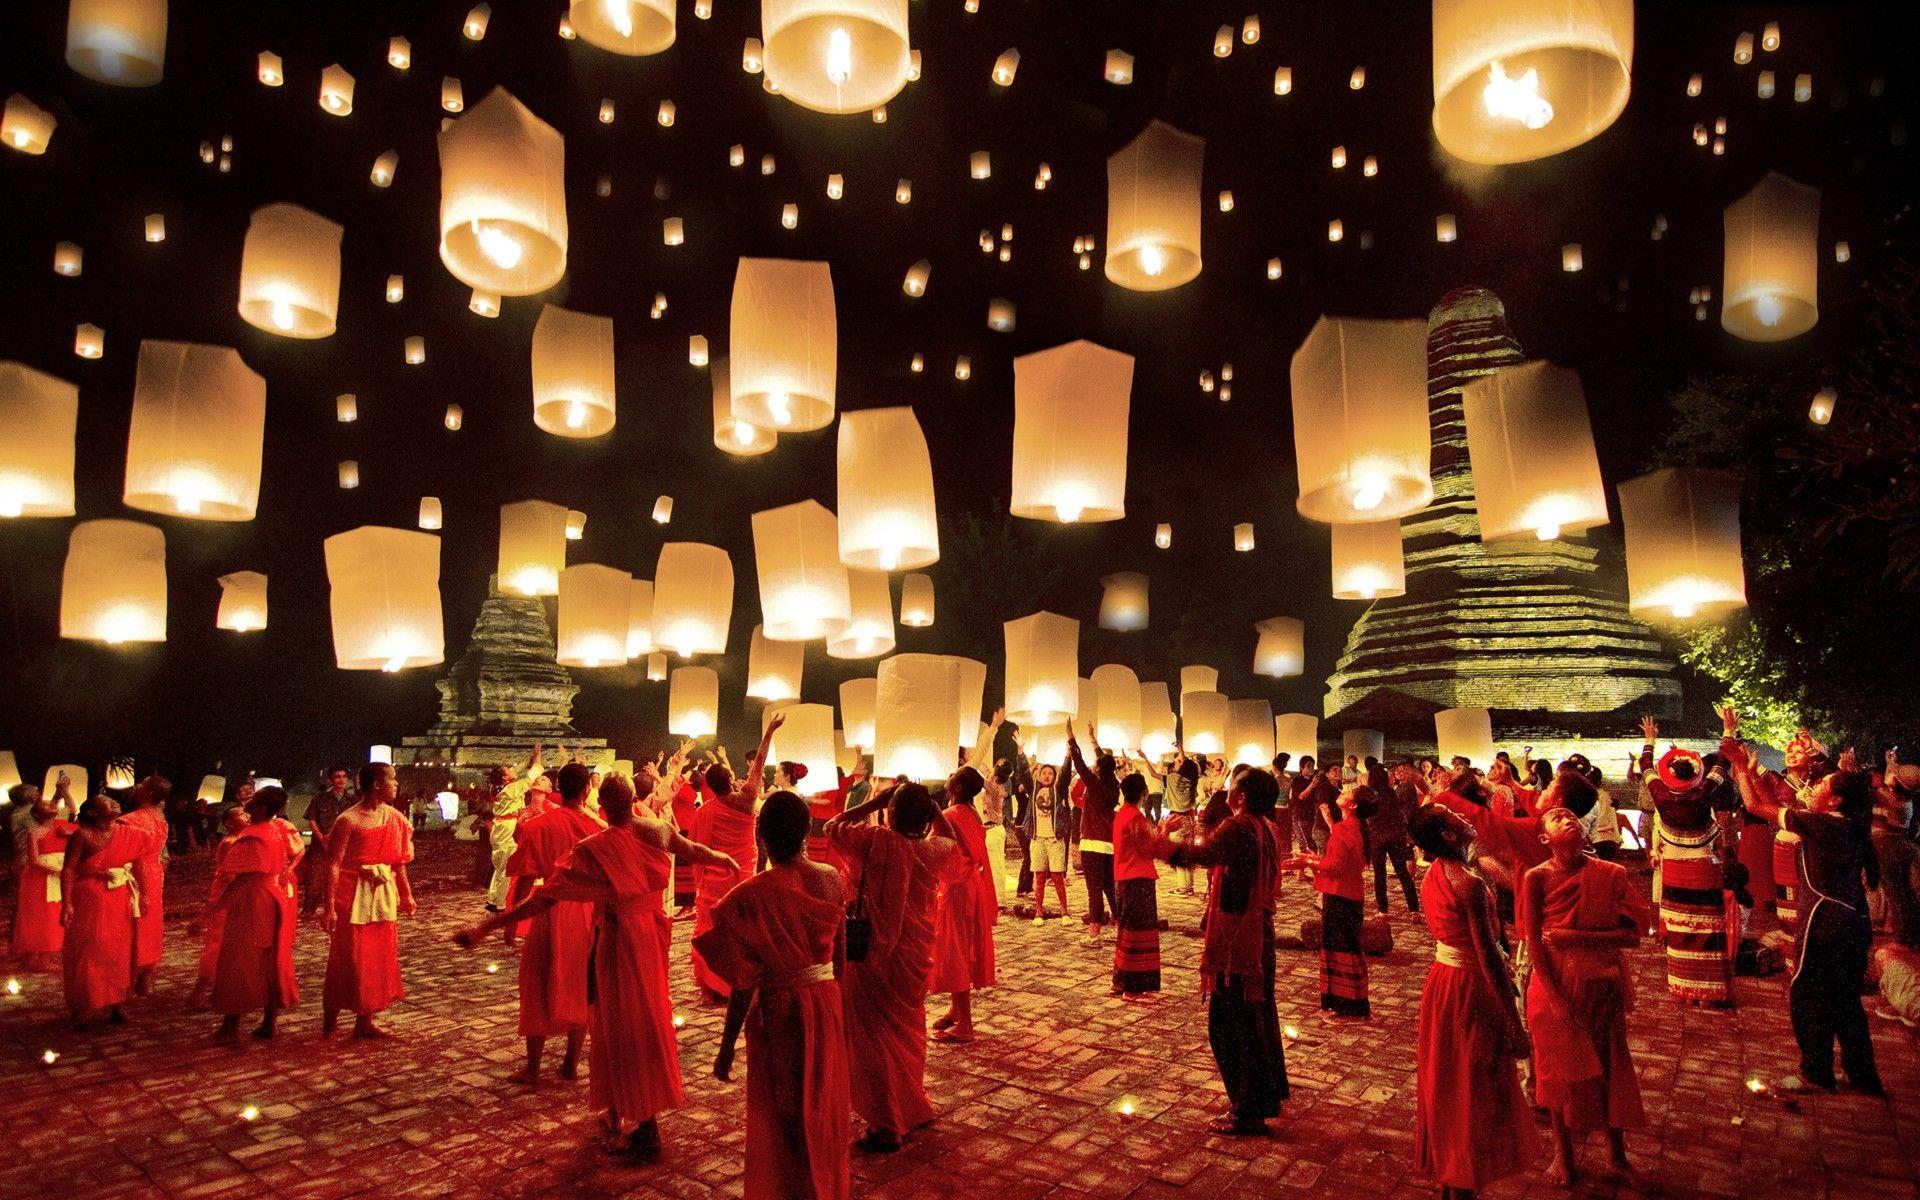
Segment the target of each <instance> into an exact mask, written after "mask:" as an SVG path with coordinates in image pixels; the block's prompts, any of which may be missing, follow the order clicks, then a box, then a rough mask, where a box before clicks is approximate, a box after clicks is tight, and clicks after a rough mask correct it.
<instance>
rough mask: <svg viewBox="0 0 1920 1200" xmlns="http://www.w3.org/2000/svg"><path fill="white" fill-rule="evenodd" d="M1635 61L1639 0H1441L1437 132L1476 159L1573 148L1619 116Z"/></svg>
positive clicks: (1506, 159) (1449, 146)
mask: <svg viewBox="0 0 1920 1200" xmlns="http://www.w3.org/2000/svg"><path fill="white" fill-rule="evenodd" d="M1632 64H1633V4H1632V0H1593V2H1592V3H1580V4H1567V3H1565V2H1564V0H1517V2H1508V3H1490V2H1489V0H1436V3H1435V4H1434V6H1433V132H1434V137H1435V138H1436V139H1437V140H1438V141H1439V142H1440V145H1441V146H1443V147H1444V148H1445V149H1446V150H1447V152H1448V153H1450V154H1452V155H1453V156H1454V157H1456V158H1461V159H1465V160H1466V161H1467V162H1474V163H1517V162H1528V161H1530V160H1533V159H1537V158H1545V157H1547V156H1548V155H1552V154H1558V153H1560V152H1561V151H1563V150H1571V149H1572V148H1573V147H1575V146H1578V145H1580V144H1582V143H1583V142H1587V141H1589V140H1591V139H1592V138H1594V137H1597V136H1598V135H1599V134H1600V133H1602V132H1604V131H1605V130H1606V129H1607V127H1608V126H1610V125H1612V124H1613V122H1614V120H1615V119H1616V118H1617V117H1619V115H1620V113H1621V110H1622V109H1624V108H1625V107H1626V104H1627V94H1628V92H1629V91H1630V90H1631V86H1632V78H1631V71H1632Z"/></svg>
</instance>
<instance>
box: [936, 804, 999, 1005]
mask: <svg viewBox="0 0 1920 1200" xmlns="http://www.w3.org/2000/svg"><path fill="white" fill-rule="evenodd" d="M984 786H985V781H984V780H983V779H982V778H981V775H980V772H979V771H978V770H976V769H975V768H973V767H961V768H960V769H959V770H958V771H955V772H954V773H953V774H952V775H951V776H949V777H948V779H947V807H946V811H945V812H944V813H943V814H942V815H943V817H944V818H945V820H946V822H947V826H948V829H943V830H942V831H941V832H942V834H944V835H946V836H950V837H952V838H953V839H954V840H955V841H956V842H958V843H959V845H960V854H959V856H958V857H957V858H955V859H954V860H953V862H952V863H951V864H950V865H949V867H948V870H947V873H946V874H945V875H944V876H943V877H942V878H941V881H940V891H939V894H938V897H937V899H936V900H935V909H934V920H933V971H932V973H931V974H930V975H929V976H928V977H927V992H928V994H929V995H936V994H938V993H941V992H945V993H947V995H948V997H949V1002H948V1005H947V1011H946V1012H945V1013H944V1014H943V1015H942V1016H941V1017H940V1018H939V1019H938V1020H936V1021H934V1023H933V1040H934V1041H936V1042H971V1041H972V1040H973V992H974V989H975V988H990V987H992V986H993V985H994V980H995V970H994V953H993V926H994V924H995V922H997V921H998V920H999V919H1000V905H999V902H998V901H997V900H996V899H995V898H994V890H993V863H992V860H991V856H990V855H989V854H988V852H987V830H986V826H985V825H983V824H982V823H981V819H980V813H979V812H978V810H976V809H975V808H974V801H975V800H976V798H978V797H979V795H980V789H981V788H982V787H984ZM949 830H950V831H951V832H949Z"/></svg>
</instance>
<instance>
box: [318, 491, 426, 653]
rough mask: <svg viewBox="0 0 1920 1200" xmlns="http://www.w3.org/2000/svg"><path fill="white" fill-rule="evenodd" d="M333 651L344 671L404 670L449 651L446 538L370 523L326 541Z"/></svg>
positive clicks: (335, 535) (337, 534)
mask: <svg viewBox="0 0 1920 1200" xmlns="http://www.w3.org/2000/svg"><path fill="white" fill-rule="evenodd" d="M326 556H327V583H328V584H329V585H330V588H331V594H332V601H331V608H332V612H333V656H334V661H335V662H336V663H338V664H339V666H340V669H341V670H343V671H399V670H402V669H404V668H406V667H426V666H432V665H433V664H435V663H438V662H440V661H441V659H442V658H443V657H444V647H445V643H444V634H443V633H442V630H441V620H440V539H439V538H437V537H435V536H434V535H432V534H430V533H420V532H418V531H416V530H411V529H389V528H385V527H383V526H378V525H362V526H361V527H359V528H358V529H350V530H348V531H347V532H345V533H336V534H334V535H333V536H332V537H330V538H328V539H327V540H326Z"/></svg>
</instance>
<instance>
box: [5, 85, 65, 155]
mask: <svg viewBox="0 0 1920 1200" xmlns="http://www.w3.org/2000/svg"><path fill="white" fill-rule="evenodd" d="M55 124H57V122H56V121H55V120H54V118H53V114H52V113H50V112H48V111H47V110H46V109H44V108H41V107H40V106H39V105H37V104H35V103H34V102H33V101H31V100H29V99H27V98H26V97H25V96H22V95H21V94H20V93H19V92H15V93H14V94H13V95H11V96H8V97H7V107H6V114H5V116H4V117H0V142H4V143H5V144H6V145H7V147H8V148H9V149H13V150H18V151H19V152H20V153H22V154H45V153H46V152H47V142H48V141H49V140H50V139H51V138H52V137H53V127H54V125H55Z"/></svg>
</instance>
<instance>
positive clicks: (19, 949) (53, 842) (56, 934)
mask: <svg viewBox="0 0 1920 1200" xmlns="http://www.w3.org/2000/svg"><path fill="white" fill-rule="evenodd" d="M66 778H67V777H66V776H65V775H61V776H60V782H61V784H62V785H64V784H65V782H66ZM29 796H30V797H31V806H30V807H29V808H28V810H27V817H26V820H25V821H24V822H23V823H22V824H21V826H20V829H19V833H18V834H17V835H16V841H17V842H18V843H19V845H18V848H17V856H18V858H19V864H20V865H19V868H18V869H19V874H20V878H19V890H18V893H17V895H16V896H15V900H14V909H13V952H14V954H15V955H16V956H18V957H19V958H20V959H21V960H22V961H23V962H24V963H25V964H26V966H27V969H28V970H30V971H51V970H54V969H55V968H56V967H57V966H58V965H59V962H60V949H61V947H62V946H64V945H65V944H66V931H65V930H64V929H62V928H61V926H60V897H61V891H60V868H61V867H63V866H64V865H65V864H66V858H67V841H68V840H69V839H70V838H72V837H73V833H74V828H75V827H74V824H73V822H72V821H65V820H62V819H61V818H60V810H59V808H57V807H56V806H55V803H54V801H53V800H51V799H49V798H47V797H45V796H42V795H41V794H40V789H39V788H36V787H34V786H33V785H32V784H28V783H17V784H15V785H14V786H13V788H12V790H11V791H10V792H9V793H8V798H9V799H10V800H11V801H12V802H13V803H15V804H21V803H26V802H28V797H29Z"/></svg>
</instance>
